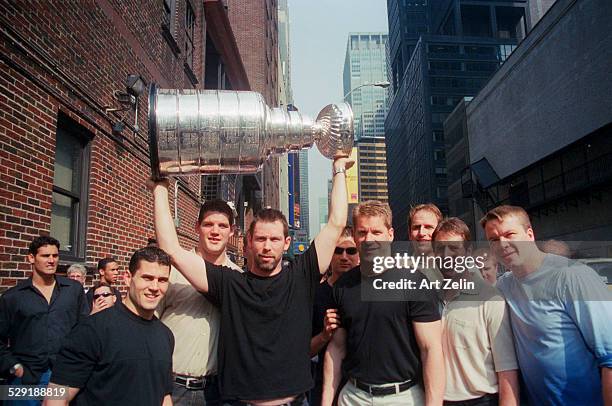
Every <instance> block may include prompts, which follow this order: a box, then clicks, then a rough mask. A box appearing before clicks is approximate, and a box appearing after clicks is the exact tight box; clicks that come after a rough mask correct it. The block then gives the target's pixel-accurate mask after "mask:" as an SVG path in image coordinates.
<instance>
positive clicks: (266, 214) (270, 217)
mask: <svg viewBox="0 0 612 406" xmlns="http://www.w3.org/2000/svg"><path fill="white" fill-rule="evenodd" d="M276 221H280V222H281V223H282V224H283V234H284V235H285V238H286V237H288V236H289V224H288V223H287V219H286V218H285V215H284V214H283V213H282V212H281V211H280V210H276V209H271V208H265V209H261V210H259V212H257V214H256V215H255V217H254V218H253V221H252V222H251V224H250V225H249V231H248V233H249V238H253V231H255V225H256V224H257V223H259V222H262V223H274V222H276Z"/></svg>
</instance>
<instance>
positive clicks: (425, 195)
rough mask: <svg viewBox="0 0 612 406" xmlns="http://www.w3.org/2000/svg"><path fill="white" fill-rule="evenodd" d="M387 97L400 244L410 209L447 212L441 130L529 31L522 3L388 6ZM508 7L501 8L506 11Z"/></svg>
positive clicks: (396, 0) (394, 1)
mask: <svg viewBox="0 0 612 406" xmlns="http://www.w3.org/2000/svg"><path fill="white" fill-rule="evenodd" d="M388 3H389V7H388V13H389V32H390V44H389V45H390V46H389V60H390V62H389V63H390V64H391V65H392V66H391V68H392V69H391V72H392V76H393V78H392V82H393V87H392V92H391V95H390V104H389V112H388V114H387V118H386V121H385V136H386V144H387V169H388V172H387V176H388V183H389V204H390V205H391V209H392V211H393V219H394V224H393V227H394V229H395V231H396V236H397V238H400V239H401V238H407V236H408V234H407V233H408V230H407V216H408V212H409V210H410V207H411V206H413V205H417V204H419V203H428V202H431V203H435V204H436V205H438V206H439V207H440V209H441V210H442V211H443V212H445V213H447V214H448V212H449V205H448V185H449V179H448V176H447V160H446V145H445V136H446V135H445V134H444V127H443V123H444V120H446V118H447V116H448V114H449V113H450V112H451V111H452V110H453V109H454V107H455V106H456V105H457V103H459V102H460V101H461V100H463V98H464V97H466V96H474V95H476V94H477V93H478V91H480V89H481V88H482V87H483V86H484V85H485V84H486V82H487V81H488V80H489V78H490V77H491V76H492V75H493V73H495V71H496V70H497V69H498V68H499V66H500V65H501V64H502V63H503V61H504V60H505V59H506V57H507V56H508V55H509V54H510V53H511V52H512V50H513V49H514V48H515V47H516V45H517V44H518V42H520V41H521V40H522V38H524V37H525V34H526V31H527V30H528V29H529V28H530V24H529V20H528V19H527V18H526V16H527V15H528V13H527V7H528V5H527V1H525V0H517V1H480V2H478V4H474V2H469V1H463V0H440V1H436V2H426V1H410V2H406V1H403V0H389V2H388ZM504 3H505V4H504Z"/></svg>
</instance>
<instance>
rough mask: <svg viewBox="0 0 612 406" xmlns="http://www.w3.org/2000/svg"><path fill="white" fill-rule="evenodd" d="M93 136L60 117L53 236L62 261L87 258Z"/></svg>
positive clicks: (54, 180) (52, 214)
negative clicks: (88, 194) (88, 200)
mask: <svg viewBox="0 0 612 406" xmlns="http://www.w3.org/2000/svg"><path fill="white" fill-rule="evenodd" d="M90 139H91V138H90V134H89V133H88V132H87V130H85V129H84V128H83V127H81V126H80V125H79V124H77V123H76V122H74V121H73V120H71V119H70V118H68V117H66V116H64V115H60V117H59V119H58V125H57V134H56V147H55V165H54V168H53V169H54V171H53V195H52V206H51V235H52V236H53V237H55V238H57V240H58V241H59V242H60V244H61V252H62V254H63V255H62V258H63V259H84V258H85V232H86V222H87V186H88V183H89V182H88V180H89V140H90Z"/></svg>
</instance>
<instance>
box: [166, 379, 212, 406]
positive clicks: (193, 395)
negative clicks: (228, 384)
mask: <svg viewBox="0 0 612 406" xmlns="http://www.w3.org/2000/svg"><path fill="white" fill-rule="evenodd" d="M172 403H174V406H221V394H220V393H219V385H218V384H217V382H215V384H208V385H206V387H205V388H204V389H198V390H193V389H187V388H186V387H184V386H182V385H179V384H178V383H176V382H175V383H174V388H173V390H172Z"/></svg>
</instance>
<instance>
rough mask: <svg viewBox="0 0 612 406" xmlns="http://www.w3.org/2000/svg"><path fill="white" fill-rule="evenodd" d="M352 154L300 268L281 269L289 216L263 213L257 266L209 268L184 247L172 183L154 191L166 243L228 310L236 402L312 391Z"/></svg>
mask: <svg viewBox="0 0 612 406" xmlns="http://www.w3.org/2000/svg"><path fill="white" fill-rule="evenodd" d="M352 164H353V162H352V161H350V160H348V159H347V158H346V157H339V158H337V159H336V160H335V161H334V170H333V173H334V176H333V186H332V198H331V208H330V214H329V221H328V223H327V225H326V226H325V227H324V228H323V229H322V230H321V232H320V233H319V235H318V236H317V237H316V238H315V240H314V243H313V244H312V245H311V247H310V248H309V249H308V250H307V251H306V252H305V253H304V254H302V255H301V256H300V257H298V259H297V260H296V261H295V263H293V264H290V265H289V266H288V267H282V266H281V260H282V255H283V251H285V250H287V249H288V248H289V246H290V243H291V237H289V236H288V226H287V221H286V219H285V217H284V215H283V214H282V213H281V212H279V211H278V210H274V209H264V210H262V211H261V212H260V213H259V214H258V215H256V216H255V219H254V221H253V223H251V226H250V227H249V236H248V244H249V249H250V250H251V251H252V253H253V267H252V269H249V270H248V271H247V272H246V273H240V272H238V271H235V270H231V269H225V268H224V267H222V266H217V265H213V264H211V263H205V262H204V261H203V260H202V258H201V257H200V256H198V255H197V254H196V253H194V252H192V251H188V250H185V249H184V248H182V247H181V246H180V244H179V241H178V237H177V234H176V231H175V228H174V222H173V220H172V216H171V213H170V206H169V204H168V188H167V183H166V182H163V181H162V182H157V183H156V184H155V185H154V186H153V196H154V199H155V230H156V233H157V239H158V241H159V246H160V248H162V249H163V250H164V251H166V252H167V253H168V254H169V255H170V257H171V258H172V262H173V264H174V266H175V267H176V269H177V270H179V272H181V273H182V274H183V276H185V278H186V279H187V280H189V282H191V284H192V285H193V286H194V287H195V288H196V289H197V290H199V291H200V292H202V293H204V294H205V295H206V297H207V298H208V299H209V300H210V301H211V302H212V303H214V304H216V305H217V306H218V307H219V308H220V311H221V332H220V342H219V382H220V388H221V394H222V396H223V398H224V399H228V400H229V402H228V404H230V405H242V404H253V405H260V406H272V405H282V404H302V402H303V400H304V398H303V396H304V395H303V394H304V393H305V392H306V391H307V390H309V389H310V388H311V386H312V377H311V373H310V357H309V345H310V327H311V326H310V323H311V319H312V305H313V300H314V292H315V289H316V286H317V284H318V283H319V280H320V274H321V273H323V272H325V270H327V268H328V267H329V264H330V262H331V258H332V255H333V251H334V248H335V242H336V241H337V240H338V238H339V237H340V234H341V233H342V230H343V229H344V226H345V225H346V218H347V211H348V202H347V193H346V179H345V172H346V169H348V168H349V167H350V166H351V165H352Z"/></svg>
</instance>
